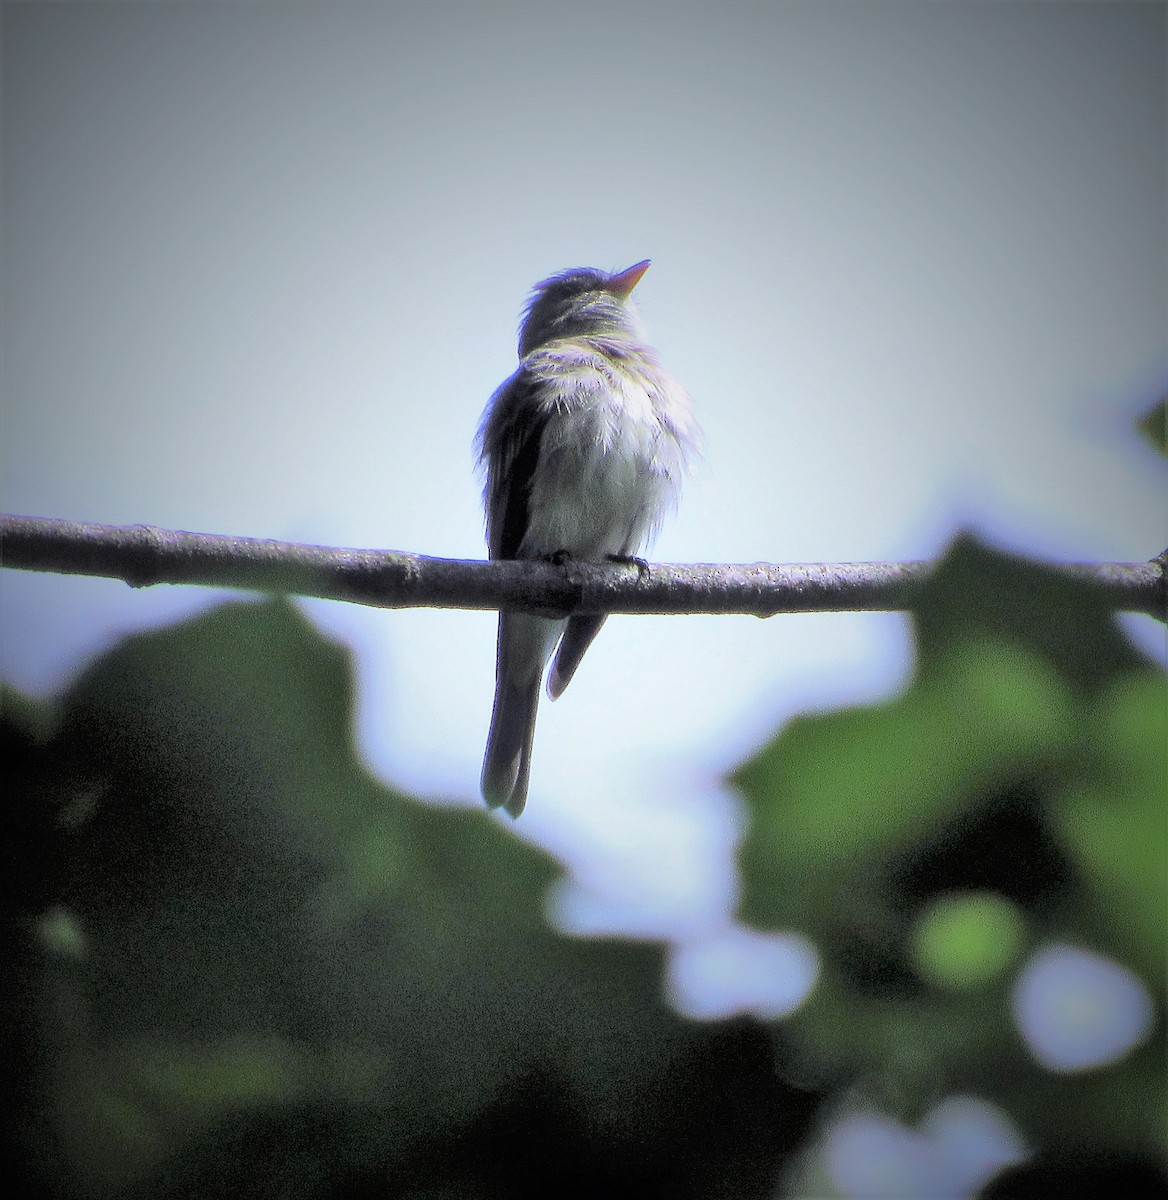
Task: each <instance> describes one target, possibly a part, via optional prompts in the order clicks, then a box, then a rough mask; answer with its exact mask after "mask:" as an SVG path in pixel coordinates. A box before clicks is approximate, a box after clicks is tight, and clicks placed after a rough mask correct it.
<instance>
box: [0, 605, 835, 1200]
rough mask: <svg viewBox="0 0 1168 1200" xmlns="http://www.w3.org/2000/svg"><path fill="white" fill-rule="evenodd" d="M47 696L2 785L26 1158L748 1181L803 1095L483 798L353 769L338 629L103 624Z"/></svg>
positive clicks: (316, 1175) (782, 1141) (314, 1176)
mask: <svg viewBox="0 0 1168 1200" xmlns="http://www.w3.org/2000/svg"><path fill="white" fill-rule="evenodd" d="M59 710H60V723H59V726H58V727H57V728H56V732H55V733H52V734H51V736H49V734H50V733H51V730H52V725H49V724H45V725H43V726H37V727H38V728H41V729H42V733H41V735H40V737H41V741H40V742H39V743H38V742H35V741H33V740H32V738H31V735H30V736H29V737H28V738H27V739H26V740H27V741H28V754H27V766H26V770H25V771H24V774H23V776H22V790H21V792H20V796H21V803H22V804H23V805H24V808H23V809H22V810H21V811H29V812H34V813H36V814H38V816H37V819H38V821H39V825H38V829H39V830H40V836H41V838H42V842H43V843H44V844H43V846H42V847H41V851H40V852H39V853H40V858H39V859H38V860H37V861H38V862H39V864H40V865H39V867H38V870H39V871H40V875H39V876H38V878H39V879H40V883H39V884H38V890H37V893H36V894H37V896H38V897H39V900H38V904H39V911H40V912H41V913H42V914H43V915H42V918H41V920H40V921H39V922H37V923H36V924H35V925H32V926H30V929H32V930H39V931H40V934H39V935H38V936H36V937H33V936H29V937H22V939H21V940H20V941H19V946H20V948H21V949H20V955H21V956H23V957H22V958H21V959H20V961H22V962H24V963H25V967H24V968H22V978H23V979H25V980H27V981H28V987H27V990H26V993H25V994H24V995H23V996H22V997H20V998H19V1003H20V1011H21V1012H24V1013H26V1015H27V1016H28V1018H29V1022H30V1029H29V1036H28V1037H27V1038H26V1039H25V1040H24V1041H23V1042H22V1045H23V1047H24V1052H23V1059H22V1061H23V1062H24V1063H25V1064H26V1067H27V1074H28V1077H29V1078H31V1079H32V1080H33V1081H34V1087H33V1089H32V1092H31V1094H30V1096H29V1097H28V1098H27V1100H26V1103H25V1107H24V1109H23V1110H22V1111H23V1113H24V1115H23V1117H22V1118H21V1121H20V1122H19V1125H20V1128H22V1129H23V1130H24V1131H25V1132H24V1134H23V1135H22V1136H23V1137H24V1138H25V1149H26V1152H27V1155H26V1156H27V1157H28V1158H29V1159H30V1160H31V1161H34V1163H35V1164H37V1165H35V1166H34V1176H35V1181H36V1184H37V1185H38V1186H40V1187H45V1186H46V1184H49V1183H51V1184H52V1190H54V1191H60V1192H63V1193H68V1194H72V1195H77V1196H81V1197H87V1196H90V1195H93V1196H102V1195H107V1194H110V1193H119V1194H125V1195H142V1196H150V1197H152V1200H153V1198H154V1197H158V1196H180V1195H181V1196H186V1195H190V1196H192V1197H193V1196H200V1197H204V1196H208V1195H223V1196H227V1195H230V1196H233V1197H234V1196H238V1195H253V1196H258V1195H271V1196H272V1197H273V1198H275V1197H279V1198H280V1200H284V1198H285V1197H289V1196H306V1197H308V1196H328V1195H333V1194H336V1195H346V1196H347V1195H352V1194H355V1191H354V1190H356V1191H360V1189H361V1188H365V1189H371V1190H372V1192H373V1193H375V1194H394V1195H399V1194H400V1195H406V1194H412V1189H414V1188H422V1189H423V1190H424V1185H425V1186H430V1185H431V1184H432V1185H433V1188H435V1189H438V1190H432V1191H430V1192H428V1193H427V1194H432V1195H439V1194H451V1195H474V1194H478V1192H479V1190H480V1188H482V1187H487V1186H488V1185H487V1183H485V1182H484V1181H489V1189H490V1190H493V1189H496V1188H501V1189H502V1190H501V1191H498V1192H497V1193H496V1194H500V1195H505V1194H514V1190H513V1187H519V1186H520V1182H518V1181H520V1180H522V1179H523V1178H526V1177H527V1176H530V1177H531V1178H532V1179H536V1180H538V1179H543V1180H545V1186H543V1187H542V1189H537V1191H542V1192H544V1193H546V1192H548V1191H551V1192H555V1191H556V1190H557V1188H556V1186H555V1181H556V1180H557V1179H559V1178H560V1177H561V1175H562V1174H563V1173H564V1172H565V1171H568V1172H569V1174H571V1175H575V1176H578V1177H579V1178H580V1179H581V1180H584V1181H585V1185H586V1186H591V1187H592V1188H593V1190H594V1191H596V1192H597V1193H602V1192H603V1193H608V1192H610V1191H611V1187H610V1186H609V1182H610V1181H609V1174H610V1173H613V1175H614V1178H617V1179H623V1178H635V1177H637V1176H638V1175H643V1176H644V1178H645V1180H646V1181H648V1182H646V1186H645V1187H644V1188H642V1189H640V1190H641V1194H645V1195H658V1194H665V1192H666V1191H667V1192H668V1194H669V1195H670V1196H671V1197H674V1196H680V1197H685V1196H694V1197H695V1198H697V1197H704V1196H706V1195H712V1194H716V1193H715V1191H713V1190H711V1188H712V1181H713V1180H717V1179H720V1178H723V1177H725V1178H733V1179H736V1180H738V1181H739V1182H740V1183H741V1189H740V1193H739V1194H744V1195H748V1196H749V1195H758V1196H763V1195H766V1194H767V1192H768V1190H769V1187H770V1181H771V1180H772V1179H773V1177H774V1173H775V1171H776V1170H777V1166H776V1163H777V1156H778V1154H779V1153H780V1149H781V1147H782V1146H784V1145H789V1144H792V1143H793V1142H794V1141H795V1140H796V1139H797V1137H798V1136H799V1133H800V1131H801V1130H802V1129H803V1128H804V1127H805V1126H806V1123H807V1122H808V1121H809V1120H810V1119H811V1115H812V1113H813V1111H814V1105H815V1103H816V1102H817V1097H814V1096H809V1097H806V1098H804V1097H803V1096H802V1094H801V1093H799V1092H798V1091H797V1090H795V1089H789V1091H788V1092H786V1093H784V1091H783V1087H782V1085H781V1084H780V1082H779V1080H778V1078H777V1076H776V1074H775V1070H774V1049H773V1047H772V1045H771V1042H770V1040H769V1039H768V1038H767V1037H766V1036H765V1035H764V1034H763V1033H762V1032H761V1030H759V1029H757V1028H755V1027H751V1026H746V1025H743V1024H737V1025H723V1026H716V1025H706V1026H698V1025H693V1024H690V1023H687V1022H684V1021H682V1020H680V1019H679V1018H678V1017H676V1016H675V1015H674V1014H673V1013H671V1012H670V1011H669V1010H668V1009H667V1008H666V1006H665V1005H664V1003H663V1001H662V999H661V978H662V969H663V964H664V953H665V952H664V948H663V947H661V946H655V945H651V944H648V943H640V944H637V943H630V942H621V941H615V940H609V941H601V940H590V941H585V940H578V939H571V938H567V937H564V936H561V935H559V934H557V933H555V932H554V931H552V930H551V929H550V928H549V927H548V926H547V923H546V920H545V917H544V905H545V896H546V892H547V889H548V887H549V886H550V885H551V884H552V883H553V882H554V881H555V880H556V879H557V878H558V876H559V874H560V869H559V867H558V865H557V864H556V863H555V862H554V861H553V860H552V859H551V858H549V857H548V856H547V855H546V854H544V853H543V852H541V851H539V850H537V849H534V848H532V847H531V846H529V845H526V844H525V843H524V842H522V841H520V840H519V839H518V838H517V837H516V836H515V834H514V833H513V832H512V830H511V829H510V828H509V827H508V826H507V825H505V824H504V823H503V822H502V821H500V820H498V819H495V818H493V817H490V816H488V815H487V814H486V812H485V811H483V810H481V809H479V808H477V807H476V808H474V809H472V810H469V811H467V810H456V809H449V808H439V807H435V806H426V805H421V804H418V803H416V802H414V801H412V800H410V799H408V798H406V797H404V796H401V795H399V794H397V793H395V792H394V791H392V790H391V789H389V788H387V787H385V786H384V785H382V784H380V783H379V782H378V781H377V780H375V779H374V778H372V777H371V776H370V775H369V774H368V772H367V771H366V770H365V769H364V767H363V766H362V765H361V764H360V763H359V762H358V760H357V759H356V757H355V754H354V749H353V736H352V728H351V726H352V666H351V662H350V659H349V655H348V653H347V652H346V651H345V650H344V649H343V648H341V647H340V646H338V645H336V644H334V643H331V642H329V641H327V640H325V639H324V638H322V637H321V636H320V635H319V634H318V633H317V632H316V631H315V630H314V629H313V627H312V626H311V625H310V624H309V622H308V621H307V620H305V618H304V617H303V616H302V615H301V614H300V612H299V611H298V610H297V609H296V608H295V607H294V606H293V605H291V604H290V603H288V602H286V601H282V600H275V601H268V602H264V603H235V604H227V605H223V606H222V607H219V608H216V609H214V610H212V611H209V612H207V613H205V614H203V615H202V616H199V617H197V618H195V619H193V620H191V621H187V622H185V623H183V624H181V625H177V626H175V627H174V628H171V629H167V630H161V631H157V632H151V633H146V634H140V635H137V636H134V637H131V638H128V639H126V640H125V641H124V642H123V643H121V644H120V645H119V646H117V647H115V648H114V649H113V650H111V651H110V652H109V653H108V654H106V655H105V656H103V657H102V658H101V659H100V660H98V661H97V662H95V663H94V664H93V666H92V667H91V668H90V669H89V670H88V671H86V672H85V673H84V674H83V675H82V676H81V678H79V679H78V680H77V682H76V683H75V685H74V686H73V687H72V688H71V689H70V690H69V692H68V693H67V694H66V695H65V696H64V697H63V698H62V700H61V702H60V705H59ZM22 711H23V710H22V709H21V706H20V704H19V703H17V704H15V705H14V706H13V712H14V714H16V715H17V716H19V714H20V713H21V712H22ZM6 715H7V714H6ZM34 725H36V722H35V721H32V720H26V721H24V728H26V729H27V728H32V727H33V726H34ZM5 729H6V731H8V732H9V733H10V734H11V736H15V732H14V731H13V730H11V729H10V728H9V726H8V725H7V724H6V725H5ZM46 737H48V740H45V738H46ZM62 929H67V930H68V932H69V934H70V936H69V937H67V938H62V937H60V936H54V935H53V931H54V930H57V931H58V933H59V932H60V931H61V930H62ZM728 1072H732V1073H733V1079H734V1082H733V1084H731V1083H730V1082H729V1081H728V1078H727V1073H728ZM711 1088H713V1089H719V1088H721V1089H723V1090H724V1092H725V1097H724V1100H723V1102H722V1103H721V1104H720V1105H719V1108H718V1111H717V1113H715V1114H711V1113H710V1112H709V1111H708V1104H707V1097H708V1093H709V1089H711ZM784 1095H786V1096H787V1097H788V1098H789V1099H790V1100H791V1107H789V1109H788V1110H787V1111H786V1114H785V1122H783V1121H780V1120H779V1114H778V1105H779V1103H780V1099H781V1097H783V1096H784ZM500 1112H511V1113H513V1118H512V1119H513V1120H514V1121H515V1122H518V1124H516V1125H515V1127H514V1128H511V1126H510V1124H507V1125H506V1127H505V1128H503V1129H498V1128H496V1127H495V1123H496V1122H497V1121H501V1120H503V1118H502V1117H500V1116H498V1115H497V1114H499V1113H500ZM509 1120H510V1119H509ZM784 1125H785V1127H784ZM480 1130H481V1131H486V1130H490V1131H491V1132H490V1134H489V1136H488V1135H487V1133H485V1132H484V1133H483V1134H482V1137H481V1140H480V1135H479V1133H477V1132H476V1131H480ZM646 1130H651V1131H652V1136H650V1137H646V1136H645V1131H646ZM699 1133H700V1134H701V1141H700V1144H701V1146H702V1151H701V1152H700V1153H693V1152H692V1148H693V1147H694V1146H696V1145H698V1144H699ZM48 1147H55V1149H54V1150H52V1151H51V1152H50V1151H49V1150H48V1149H47V1148H48ZM679 1156H680V1157H679ZM447 1172H450V1173H451V1174H450V1186H449V1189H447V1190H446V1191H444V1190H443V1189H444V1188H445V1185H442V1187H440V1186H439V1183H437V1182H434V1181H435V1180H440V1179H442V1178H444V1177H445V1173H447ZM508 1180H510V1181H512V1182H511V1183H510V1184H509V1183H507V1182H506V1181H508ZM588 1180H591V1181H592V1182H591V1184H588V1182H587V1181H588ZM345 1181H347V1182H345ZM476 1181H478V1182H476ZM523 1186H527V1185H526V1184H523ZM532 1186H534V1185H532ZM334 1188H335V1189H337V1190H336V1191H334V1190H333V1189H334ZM490 1190H488V1191H487V1192H484V1193H483V1194H490ZM419 1194H420V1193H419Z"/></svg>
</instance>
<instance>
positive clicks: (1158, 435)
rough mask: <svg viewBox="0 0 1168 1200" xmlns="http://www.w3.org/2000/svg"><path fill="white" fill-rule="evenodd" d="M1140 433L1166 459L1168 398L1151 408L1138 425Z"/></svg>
mask: <svg viewBox="0 0 1168 1200" xmlns="http://www.w3.org/2000/svg"><path fill="white" fill-rule="evenodd" d="M1139 430H1140V432H1141V433H1142V434H1143V435H1144V437H1146V438H1147V439H1148V441H1149V442H1151V443H1152V445H1153V446H1155V447H1156V449H1157V450H1159V451H1160V453H1161V454H1163V455H1164V456H1165V457H1166V458H1168V397H1166V398H1165V399H1163V400H1161V401H1160V402H1159V404H1156V405H1155V406H1154V407H1153V408H1151V409H1150V410H1149V411H1148V413H1147V415H1146V416H1144V418H1143V419H1142V420H1141V421H1140V423H1139Z"/></svg>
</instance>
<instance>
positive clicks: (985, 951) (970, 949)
mask: <svg viewBox="0 0 1168 1200" xmlns="http://www.w3.org/2000/svg"><path fill="white" fill-rule="evenodd" d="M1022 926H1023V922H1022V918H1021V916H1020V915H1019V913H1018V909H1017V908H1016V906H1015V905H1013V904H1011V903H1010V902H1009V901H1008V900H1006V899H1004V898H1003V897H1002V896H999V895H997V894H996V893H994V892H965V893H955V894H949V895H943V896H940V897H939V898H938V899H936V900H934V901H933V902H932V903H931V904H930V905H929V906H928V908H927V909H926V910H925V912H924V913H923V914H922V915H921V916H920V918H919V919H918V921H917V925H916V928H915V930H914V931H913V934H912V939H913V948H912V955H913V961H914V966H915V967H916V971H917V974H918V975H920V976H921V978H922V979H924V980H926V981H927V982H929V983H931V984H933V985H934V986H936V987H939V988H943V989H946V990H950V991H958V992H960V991H968V990H971V989H974V988H979V987H984V986H985V985H986V984H988V983H991V982H992V981H993V980H995V979H998V978H1000V977H1001V975H1002V973H1003V971H1005V970H1006V968H1007V967H1009V966H1010V965H1011V964H1012V963H1013V962H1014V961H1015V959H1016V958H1017V957H1018V951H1019V948H1020V946H1021V943H1022Z"/></svg>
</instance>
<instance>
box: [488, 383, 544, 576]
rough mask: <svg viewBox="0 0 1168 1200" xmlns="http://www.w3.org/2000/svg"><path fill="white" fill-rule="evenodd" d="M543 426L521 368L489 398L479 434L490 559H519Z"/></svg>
mask: <svg viewBox="0 0 1168 1200" xmlns="http://www.w3.org/2000/svg"><path fill="white" fill-rule="evenodd" d="M546 424H547V413H546V410H545V409H544V408H543V406H541V405H540V403H539V384H538V382H537V381H536V380H535V379H533V378H532V376H531V374H530V372H529V371H527V370H526V369H525V368H523V367H520V368H519V370H518V371H516V372H515V374H514V375H512V376H511V378H510V379H508V380H507V382H506V383H505V384H503V386H502V387H501V388H499V390H498V391H497V392H496V393H495V394H494V395H493V396H492V397H491V402H490V404H489V405H488V406H487V416H486V419H485V420H484V422H483V427H482V429H481V430H480V432H479V457H480V459H481V460H482V461H483V462H484V463H485V464H486V467H487V487H486V495H485V500H486V509H487V549H488V551H489V552H490V555H491V557H492V558H516V557H518V554H519V547H520V545H521V544H522V542H523V537H524V534H526V532H527V518H528V501H529V499H530V497H531V480H532V476H533V475H534V473H535V468H536V465H537V464H538V462H539V448H540V442H541V441H542V439H543V431H544V427H545V426H546Z"/></svg>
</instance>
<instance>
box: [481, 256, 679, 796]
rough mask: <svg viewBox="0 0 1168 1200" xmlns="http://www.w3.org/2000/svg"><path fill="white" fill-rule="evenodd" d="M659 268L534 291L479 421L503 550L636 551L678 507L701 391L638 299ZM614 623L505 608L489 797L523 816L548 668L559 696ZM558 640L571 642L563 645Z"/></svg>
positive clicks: (512, 553) (574, 278) (490, 538)
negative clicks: (653, 344) (696, 393)
mask: <svg viewBox="0 0 1168 1200" xmlns="http://www.w3.org/2000/svg"><path fill="white" fill-rule="evenodd" d="M648 269H649V263H648V261H645V262H639V263H637V264H636V265H635V266H632V267H629V268H628V270H625V271H619V272H617V273H616V274H614V275H610V274H607V273H605V272H603V271H596V270H591V269H588V268H576V269H573V270H570V271H564V272H562V273H560V274H559V275H553V276H552V277H551V278H550V279H545V280H544V281H543V282H542V283H540V284H538V285H537V286H536V288H535V291H534V292H533V293H532V296H531V300H530V302H529V303H528V306H527V310H526V312H525V313H524V316H523V320H522V323H521V325H520V331H519V369H518V370H517V371H516V372H515V374H514V375H512V376H511V378H510V379H508V380H507V381H506V382H505V383H504V384H503V385H502V387H500V388H499V390H498V391H497V392H495V394H494V395H493V396H492V397H491V399H490V401H489V402H488V404H487V408H486V412H485V413H484V415H483V423H482V426H481V427H480V429H479V435H478V451H479V460H480V463H481V464H482V465H483V466H484V467H485V468H486V489H485V494H484V502H485V506H486V514H487V546H488V549H489V551H490V556H491V558H504V559H515V558H519V559H522V558H534V559H552V560H555V561H562V560H563V559H564V558H578V559H586V560H593V561H602V560H605V559H610V560H613V559H614V560H618V561H619V560H625V561H629V560H630V559H631V558H632V556H634V555H636V554H637V553H638V552H639V551H640V550H642V549H644V548H645V546H646V544H647V543H648V541H649V539H650V537H651V536H652V535H653V534H654V533H655V532H656V529H657V526H658V525H659V524H660V521H661V519H662V517H663V516H664V515H665V514H666V512H667V511H668V510H669V509H670V508H671V507H672V506H673V505H674V503H675V502H676V499H677V495H678V491H679V489H680V486H681V480H682V476H683V474H684V472H685V467H686V458H687V455H688V454H689V453H690V452H691V451H692V450H693V449H694V447H695V445H696V442H697V437H698V431H697V426H696V424H695V423H694V419H693V416H692V413H691V411H690V401H689V397H688V396H687V395H686V393H685V391H684V390H683V389H682V388H681V386H680V385H679V384H678V383H677V382H676V381H675V380H674V379H673V378H672V377H671V376H670V375H669V374H668V372H667V371H665V369H664V368H663V367H662V366H661V365H660V363H659V362H658V361H657V355H656V353H655V352H654V351H653V350H652V349H651V348H650V347H649V346H648V345H647V344H646V343H645V334H644V330H643V328H642V326H641V321H640V318H639V316H638V315H637V311H636V309H635V308H634V307H633V304H632V301H631V299H630V295H631V293H632V290H633V288H634V287H636V285H637V283H638V282H639V281H640V279H641V276H642V275H644V273H645V272H646V271H647V270H648ZM603 624H604V615H603V614H598V615H583V616H575V617H570V618H568V619H567V620H556V619H553V618H547V617H536V616H530V615H528V614H526V613H510V612H501V613H500V614H499V639H498V659H497V664H496V678H495V706H494V711H493V713H492V715H491V732H490V734H489V736H488V738H487V752H486V757H485V759H484V761H483V777H482V790H483V798H484V799H485V800H486V802H487V804H488V805H490V806H491V807H492V808H498V807H500V806H502V807H504V808H506V810H507V811H508V812H509V813H510V814H511V815H512V816H513V817H517V816H519V814H520V813H521V812H522V811H523V805H524V803H525V801H526V799H527V784H528V776H529V774H530V771H531V744H532V737H533V735H534V733H535V715H536V708H537V707H538V704H539V691H540V684H541V682H542V680H543V672H544V668H545V667H546V665H547V662H548V660H549V658H551V656H552V653H553V651H554V652H555V661H554V663H553V665H552V669H551V674H550V675H549V677H548V695H549V696H550V697H551V698H552V699H553V700H554V699H555V698H556V697H557V696H559V695H560V693H561V692H563V690H564V688H566V687H567V686H568V683H569V681H570V680H571V678H572V675H573V674H574V673H575V671H576V668H577V667H578V666H579V665H580V659H581V658H582V657H583V655H584V652H585V650H587V649H588V646H589V645H590V644H591V642H592V639H593V638H594V637H595V636H596V634H597V633H598V632H599V630H600V627H601V625H603ZM557 645H558V649H557Z"/></svg>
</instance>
